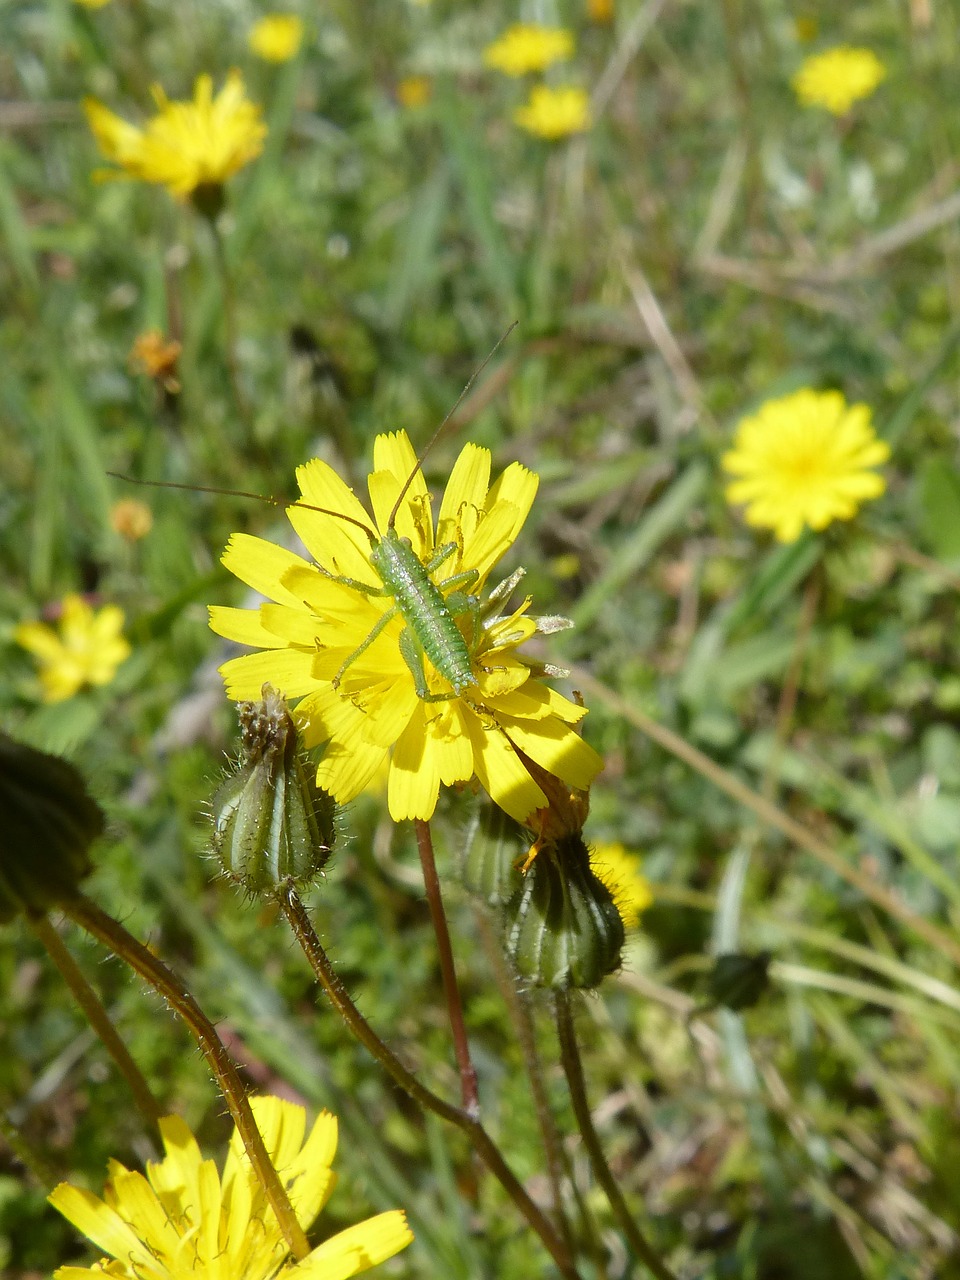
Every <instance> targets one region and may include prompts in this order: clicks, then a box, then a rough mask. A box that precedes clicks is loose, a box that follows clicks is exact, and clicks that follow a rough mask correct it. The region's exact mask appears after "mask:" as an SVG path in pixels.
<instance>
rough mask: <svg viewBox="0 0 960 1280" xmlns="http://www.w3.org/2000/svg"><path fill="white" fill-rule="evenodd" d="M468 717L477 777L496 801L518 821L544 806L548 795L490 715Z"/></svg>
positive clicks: (466, 718)
mask: <svg viewBox="0 0 960 1280" xmlns="http://www.w3.org/2000/svg"><path fill="white" fill-rule="evenodd" d="M465 720H466V724H467V727H468V730H469V733H470V737H471V739H472V741H473V758H474V768H475V769H476V772H477V777H478V778H479V779H480V783H481V785H482V786H483V787H484V788H485V789H486V791H487V792H488V793H489V795H490V797H491V799H492V800H493V801H494V803H495V804H498V805H499V806H500V808H501V809H503V810H504V812H505V813H508V814H510V816H511V817H512V818H516V819H517V821H518V822H523V821H524V819H526V818H528V817H529V816H530V814H531V813H534V812H535V811H536V810H537V809H542V808H543V807H544V806H545V805H546V803H547V797H546V796H545V795H544V794H543V792H542V791H541V790H540V788H539V787H538V786H537V784H536V783H535V782H534V780H533V778H531V776H530V774H529V773H528V772H527V770H526V769H525V768H524V767H523V765H522V764H521V762H520V758H519V756H518V755H517V753H516V751H514V749H513V747H512V745H511V744H510V742H509V741H508V739H507V737H506V735H505V734H504V732H503V730H502V729H500V727H499V726H498V725H497V724H496V723H495V721H494V720H493V719H492V718H491V717H487V716H484V717H480V716H477V715H467V716H466V717H465Z"/></svg>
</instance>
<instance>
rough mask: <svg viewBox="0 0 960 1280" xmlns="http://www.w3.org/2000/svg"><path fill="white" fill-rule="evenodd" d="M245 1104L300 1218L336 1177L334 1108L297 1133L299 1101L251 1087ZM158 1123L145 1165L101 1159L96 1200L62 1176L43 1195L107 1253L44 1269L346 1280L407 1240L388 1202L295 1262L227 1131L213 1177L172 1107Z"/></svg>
mask: <svg viewBox="0 0 960 1280" xmlns="http://www.w3.org/2000/svg"><path fill="white" fill-rule="evenodd" d="M251 1106H252V1107H253V1114H254V1117H255V1119H256V1122H257V1127H258V1128H259V1130H260V1132H261V1134H262V1135H263V1140H264V1144H265V1146H266V1148H267V1152H268V1154H269V1156H270V1159H271V1160H272V1162H273V1163H274V1165H275V1166H276V1169H277V1172H278V1173H279V1175H280V1181H281V1182H282V1183H283V1185H284V1187H285V1188H286V1190H287V1193H288V1195H289V1196H290V1199H291V1203H292V1204H293V1208H294V1212H295V1213H296V1215H297V1221H298V1222H299V1223H300V1225H301V1226H302V1227H304V1228H305V1229H306V1228H308V1227H309V1226H310V1224H311V1223H312V1222H313V1220H314V1219H315V1218H316V1216H317V1214H318V1213H319V1212H320V1210H321V1209H322V1208H323V1207H324V1205H325V1204H326V1203H327V1200H328V1199H329V1197H330V1193H331V1192H332V1190H333V1188H334V1185H335V1183H336V1174H335V1173H334V1172H333V1171H332V1169H331V1165H332V1163H333V1157H334V1153H335V1152H336V1149H337V1120H336V1117H335V1116H332V1115H331V1114H330V1113H329V1112H328V1111H321V1113H320V1115H319V1116H318V1117H317V1120H316V1123H315V1124H314V1126H313V1128H312V1130H311V1131H310V1134H309V1136H308V1137H307V1139H306V1141H304V1133H305V1131H306V1115H305V1113H304V1110H303V1108H302V1107H298V1106H296V1105H295V1104H294V1103H292V1102H286V1101H284V1100H283V1099H281V1098H269V1097H266V1098H252V1099H251ZM160 1134H161V1137H162V1139H163V1146H164V1150H165V1152H166V1155H165V1157H164V1158H163V1159H162V1160H160V1161H157V1162H154V1161H148V1162H147V1176H146V1177H144V1176H143V1174H141V1173H134V1172H131V1170H129V1169H126V1168H124V1166H123V1165H122V1164H120V1163H119V1162H118V1161H116V1160H111V1161H110V1177H109V1180H108V1182H107V1185H106V1188H105V1191H104V1198H103V1199H102V1200H101V1199H99V1198H98V1197H97V1196H95V1195H94V1194H93V1193H92V1192H90V1191H84V1190H82V1189H81V1188H80V1187H73V1186H71V1185H70V1184H69V1183H67V1182H61V1183H60V1185H59V1186H58V1187H56V1188H55V1189H54V1191H53V1192H51V1194H50V1196H49V1200H50V1203H51V1204H52V1205H53V1207H54V1208H55V1209H57V1210H58V1211H59V1212H60V1213H62V1214H63V1216H64V1217H65V1218H67V1219H68V1221H70V1222H72V1223H73V1225H74V1226H75V1227H76V1228H77V1229H78V1230H79V1231H82V1232H83V1234H84V1235H85V1236H87V1237H89V1239H90V1240H92V1241H93V1243H94V1244H95V1245H97V1247H98V1248H100V1249H102V1250H103V1251H104V1252H105V1253H107V1254H109V1255H110V1258H112V1259H113V1261H110V1260H109V1259H108V1258H103V1259H101V1261H100V1262H98V1263H94V1265H93V1266H92V1267H72V1266H67V1267H61V1268H60V1269H59V1270H58V1271H56V1272H55V1273H54V1276H55V1280H103V1278H104V1276H113V1277H116V1278H117V1280H120V1278H122V1280H186V1277H188V1276H198V1277H202V1278H203V1280H221V1278H222V1280H241V1277H242V1280H300V1278H301V1277H302V1280H347V1278H348V1277H349V1276H355V1275H358V1274H359V1273H360V1272H361V1271H369V1269H370V1268H371V1267H375V1266H377V1265H378V1264H379V1263H381V1262H384V1261H385V1260H386V1259H387V1258H392V1257H393V1255H394V1254H395V1253H399V1252H400V1250H401V1249H405V1248H406V1246H407V1245H408V1244H410V1242H411V1241H412V1240H413V1233H412V1232H411V1231H410V1228H409V1227H408V1226H407V1220H406V1217H405V1215H404V1214H403V1212H402V1211H401V1210H399V1209H394V1210H392V1211H390V1212H388V1213H380V1214H377V1216H376V1217H373V1218H368V1219H367V1220H366V1222H360V1223H357V1225H356V1226H354V1227H348V1228H347V1229H346V1230H345V1231H340V1232H338V1233H337V1235H335V1236H332V1237H331V1238H330V1239H329V1240H326V1241H324V1243H323V1244H321V1245H318V1246H317V1248H316V1249H314V1250H313V1251H312V1252H311V1253H310V1254H308V1255H307V1257H306V1258H304V1259H303V1260H302V1261H300V1262H295V1261H293V1260H292V1259H291V1258H290V1257H289V1254H288V1250H287V1246H286V1243H285V1241H284V1239H283V1236H282V1235H281V1232H280V1227H279V1225H278V1224H277V1220H276V1218H275V1217H274V1215H273V1211H272V1210H271V1209H270V1207H269V1206H268V1204H267V1201H266V1196H265V1195H264V1192H263V1188H262V1187H261V1185H260V1181H259V1179H258V1178H257V1177H256V1175H255V1174H254V1172H253V1169H252V1166H251V1165H250V1163H249V1161H248V1160H247V1158H246V1155H245V1153H244V1150H243V1144H242V1143H241V1141H240V1137H239V1135H238V1134H237V1133H236V1132H234V1135H233V1138H232V1140H231V1143H230V1149H229V1151H228V1153H227V1159H226V1163H225V1165H224V1170H223V1177H222V1179H221V1177H220V1175H219V1174H218V1173H217V1168H216V1165H215V1164H214V1162H213V1161H212V1160H204V1158H203V1156H202V1154H201V1151H200V1148H199V1146H198V1145H197V1141H196V1139H195V1138H194V1136H193V1134H192V1133H191V1132H190V1130H189V1129H188V1128H187V1126H186V1125H185V1124H184V1122H183V1121H182V1120H181V1119H180V1117H179V1116H168V1117H167V1118H166V1119H164V1120H161V1121H160Z"/></svg>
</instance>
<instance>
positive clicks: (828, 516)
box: [721, 388, 890, 542]
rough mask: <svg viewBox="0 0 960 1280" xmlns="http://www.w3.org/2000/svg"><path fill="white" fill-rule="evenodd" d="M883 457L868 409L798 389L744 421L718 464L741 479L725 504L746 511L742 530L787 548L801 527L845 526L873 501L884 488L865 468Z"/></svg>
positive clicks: (832, 394) (831, 394) (835, 394)
mask: <svg viewBox="0 0 960 1280" xmlns="http://www.w3.org/2000/svg"><path fill="white" fill-rule="evenodd" d="M889 456H890V449H889V446H888V445H887V444H886V443H885V442H884V441H883V440H878V439H877V436H876V433H875V432H874V429H873V426H872V424H871V421H870V408H869V406H868V405H865V404H853V405H848V404H847V401H846V399H845V398H844V396H843V394H842V392H840V391H813V390H811V389H810V388H805V389H804V390H802V391H795V392H794V393H793V394H792V395H788V396H783V397H781V398H780V399H778V400H768V401H767V402H766V404H764V405H761V407H760V409H759V410H758V412H757V413H755V414H753V415H752V416H751V417H748V418H743V419H742V420H741V422H740V423H739V425H738V426H737V432H736V436H735V438H734V443H733V448H732V449H731V450H730V451H729V452H727V453H725V454H724V455H723V458H722V459H721V462H722V464H723V467H724V470H725V471H729V472H730V473H731V474H732V475H735V476H738V477H740V478H739V479H737V480H735V481H734V482H733V483H732V484H731V485H729V486H728V488H727V499H728V501H730V502H733V503H743V504H744V505H745V506H746V513H745V518H746V521H747V524H750V525H754V526H757V527H760V528H765V529H772V530H773V531H774V533H775V534H776V536H777V538H778V539H779V540H780V542H794V541H795V540H796V539H797V538H799V536H800V534H801V532H802V530H803V528H804V526H805V525H808V526H809V527H810V528H811V529H825V528H826V527H827V525H828V524H830V523H831V522H832V521H834V520H849V519H851V517H853V516H854V515H856V513H857V509H858V508H859V506H860V504H861V503H862V502H866V501H867V500H869V499H870V498H877V497H879V496H880V494H881V493H883V491H884V489H885V488H886V482H885V481H884V478H883V476H881V475H877V473H876V472H875V471H872V470H870V468H871V467H877V466H880V465H881V464H882V463H884V462H886V460H887V459H888V458H889Z"/></svg>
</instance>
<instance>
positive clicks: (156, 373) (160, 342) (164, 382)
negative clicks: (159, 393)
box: [130, 329, 183, 394]
mask: <svg viewBox="0 0 960 1280" xmlns="http://www.w3.org/2000/svg"><path fill="white" fill-rule="evenodd" d="M182 349H183V348H182V347H181V345H180V343H179V342H178V341H177V340H176V338H165V337H164V336H163V334H162V333H161V332H160V330H159V329H146V330H145V331H144V332H143V333H140V334H138V335H137V337H136V339H135V341H134V344H133V346H132V347H131V348H130V364H131V365H132V366H133V368H134V369H138V370H140V371H142V372H143V373H145V374H146V375H147V377H148V378H153V379H154V380H155V381H156V382H159V383H160V385H161V386H162V387H163V389H164V390H165V391H169V392H171V393H172V394H175V393H176V392H178V391H179V390H180V377H179V373H178V370H177V364H178V361H179V359H180V352H181V351H182Z"/></svg>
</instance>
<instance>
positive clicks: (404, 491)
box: [387, 320, 520, 529]
mask: <svg viewBox="0 0 960 1280" xmlns="http://www.w3.org/2000/svg"><path fill="white" fill-rule="evenodd" d="M519 323H520V321H519V320H514V322H513V324H511V325H510V327H509V329H507V330H506V332H505V333H503V334H501V335H500V337H499V338H498V339H497V341H496V343H495V344H494V346H493V347H492V349H491V350H490V352H489V354H488V355H487V356H486V357H485V359H484V361H483V363H482V364H481V365H480V366H479V367H478V368H477V369H474V371H473V373H472V374H471V375H470V381H469V382H468V383H467V385H466V386H465V387H464V388H463V390H462V391H461V392H460V394H459V395H458V396H457V400H456V404H454V406H453V408H452V409H450V410H449V412H448V413H447V415H446V416H445V418H444V419H443V421H442V422H441V423H440V425H439V427H437V429H436V431H435V432H434V433H433V435H432V436H431V437H430V439H429V440H428V441H427V443H426V444H425V445H424V447H423V448H422V449H421V450H420V452H419V454H418V455H417V462H416V466H415V467H414V468H413V470H412V471H411V472H410V474H409V475H408V476H407V478H406V480H405V481H404V482H403V488H402V489H401V490H400V492H399V493H398V494H397V500H396V502H395V503H394V504H393V508H392V510H391V512H390V519H389V520H388V521H387V528H388V529H392V528H393V527H394V522H395V520H396V518H397V512H398V511H399V510H400V504H401V503H402V502H403V500H404V498H405V497H406V496H407V490H408V489H409V488H410V486H411V485H412V484H413V482H414V479H415V478H416V474H417V472H418V471H419V470H420V468H421V467H422V466H423V464H424V462H426V460H427V455H428V454H429V452H430V450H431V449H432V448H433V446H434V445H435V444H436V443H437V441H438V440H439V439H440V436H441V433H442V432H443V429H444V427H445V426H446V425H447V423H448V422H449V421H450V419H451V418H452V417H453V415H454V414H455V413H456V412H457V410H458V409H459V408H460V406H461V405H462V404H463V401H464V399H465V398H466V395H467V392H468V391H469V390H470V388H471V387H472V386H473V384H474V383H475V382H476V380H477V379H478V378H479V377H480V375H481V373H483V371H484V369H485V368H486V367H487V365H488V364H489V363H490V361H491V360H492V359H493V357H494V356H495V355H496V354H497V352H498V351H499V350H500V348H501V347H502V346H503V344H504V343H505V342H506V340H507V339H508V338H509V337H510V335H511V333H513V331H514V329H515V328H516V327H517V325H518V324H519Z"/></svg>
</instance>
